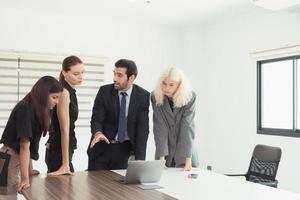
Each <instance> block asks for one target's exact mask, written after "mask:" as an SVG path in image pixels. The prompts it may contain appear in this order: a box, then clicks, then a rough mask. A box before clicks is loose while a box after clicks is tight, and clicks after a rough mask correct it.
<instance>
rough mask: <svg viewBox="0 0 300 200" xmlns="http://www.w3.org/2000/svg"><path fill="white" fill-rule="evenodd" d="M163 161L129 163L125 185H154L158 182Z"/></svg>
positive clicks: (163, 164)
mask: <svg viewBox="0 0 300 200" xmlns="http://www.w3.org/2000/svg"><path fill="white" fill-rule="evenodd" d="M165 162H166V161H165V160H147V161H142V160H141V161H129V162H128V168H127V171H126V175H125V183H128V184H137V183H154V182H158V181H159V180H160V177H161V174H162V171H163V169H164V166H165Z"/></svg>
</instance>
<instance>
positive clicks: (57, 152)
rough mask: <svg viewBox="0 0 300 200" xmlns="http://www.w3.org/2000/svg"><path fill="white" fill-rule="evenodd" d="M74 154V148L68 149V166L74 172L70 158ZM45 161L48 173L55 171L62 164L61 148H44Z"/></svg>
mask: <svg viewBox="0 0 300 200" xmlns="http://www.w3.org/2000/svg"><path fill="white" fill-rule="evenodd" d="M73 154H74V149H71V148H70V149H69V161H70V163H69V166H70V171H71V172H74V167H73V164H72V158H73ZM45 162H46V164H47V168H48V171H47V172H48V173H50V172H54V171H57V170H58V169H59V168H60V167H61V165H62V152H61V148H46V155H45Z"/></svg>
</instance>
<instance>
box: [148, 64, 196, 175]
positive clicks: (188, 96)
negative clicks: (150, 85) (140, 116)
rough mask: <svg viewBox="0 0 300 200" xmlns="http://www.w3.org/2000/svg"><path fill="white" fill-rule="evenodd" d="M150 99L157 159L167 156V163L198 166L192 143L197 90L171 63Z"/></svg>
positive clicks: (163, 158)
mask: <svg viewBox="0 0 300 200" xmlns="http://www.w3.org/2000/svg"><path fill="white" fill-rule="evenodd" d="M151 102H152V107H153V132H154V140H155V145H156V152H155V157H156V159H161V160H166V166H167V167H184V170H186V171H189V170H191V169H192V167H197V166H198V158H197V154H196V151H195V150H194V146H193V142H194V139H195V128H194V117H195V102H196V94H195V93H194V92H193V91H192V90H191V89H190V87H189V84H188V82H187V80H186V79H185V76H184V75H183V73H182V72H181V71H180V70H179V69H177V68H174V67H172V68H169V69H167V70H166V71H165V72H164V73H163V74H162V75H161V77H160V79H159V81H158V84H157V87H156V89H155V90H154V91H153V92H152V95H151Z"/></svg>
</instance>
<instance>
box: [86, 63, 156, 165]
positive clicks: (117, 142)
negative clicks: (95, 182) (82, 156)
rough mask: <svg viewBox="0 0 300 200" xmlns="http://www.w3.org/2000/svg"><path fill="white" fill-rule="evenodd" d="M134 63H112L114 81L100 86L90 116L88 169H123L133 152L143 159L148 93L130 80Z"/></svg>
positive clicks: (133, 75)
mask: <svg viewBox="0 0 300 200" xmlns="http://www.w3.org/2000/svg"><path fill="white" fill-rule="evenodd" d="M136 76H137V67H136V64H135V63H134V62H133V61H131V60H127V59H121V60H118V61H117V62H116V63H115V69H114V79H113V80H114V83H113V84H108V85H104V86H101V87H100V89H99V91H98V94H97V96H96V99H95V102H94V107H93V114H92V120H91V131H92V137H91V141H90V145H89V148H88V151H87V152H88V157H89V163H88V170H102V169H104V170H106V169H126V168H127V166H128V158H129V157H130V155H131V154H132V153H133V155H134V156H135V159H136V160H145V156H146V146H147V139H148V134H149V116H148V114H149V100H150V93H149V92H148V91H146V90H145V89H143V88H141V87H139V86H138V85H135V84H133V82H134V80H135V78H136Z"/></svg>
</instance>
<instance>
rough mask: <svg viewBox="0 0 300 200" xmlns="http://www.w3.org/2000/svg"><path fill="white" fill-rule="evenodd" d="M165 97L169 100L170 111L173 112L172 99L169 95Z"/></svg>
mask: <svg viewBox="0 0 300 200" xmlns="http://www.w3.org/2000/svg"><path fill="white" fill-rule="evenodd" d="M167 99H168V102H169V105H170V108H171V110H172V112H174V101H173V100H172V99H171V98H169V97H167Z"/></svg>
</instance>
